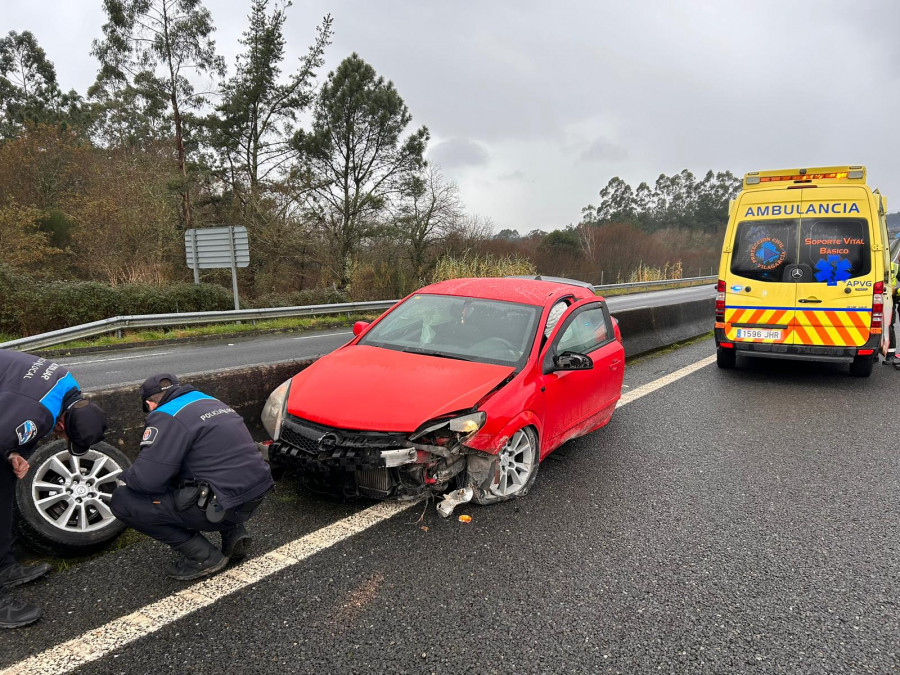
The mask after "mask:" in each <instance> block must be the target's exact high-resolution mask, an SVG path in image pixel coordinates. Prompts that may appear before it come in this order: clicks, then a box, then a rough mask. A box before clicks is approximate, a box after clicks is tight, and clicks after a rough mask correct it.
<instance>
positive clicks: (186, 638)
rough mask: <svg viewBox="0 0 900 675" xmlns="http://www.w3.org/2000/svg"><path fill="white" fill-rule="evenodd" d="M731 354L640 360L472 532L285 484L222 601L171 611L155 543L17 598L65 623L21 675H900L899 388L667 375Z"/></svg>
mask: <svg viewBox="0 0 900 675" xmlns="http://www.w3.org/2000/svg"><path fill="white" fill-rule="evenodd" d="M713 352H714V345H713V343H712V341H711V340H706V341H702V342H699V343H696V344H694V345H691V346H688V347H685V348H682V349H679V350H675V351H671V352H668V353H665V354H661V355H656V356H652V357H647V358H644V359H640V360H638V361H636V362H633V363H630V364H629V366H628V368H627V370H626V376H625V381H626V385H627V387H626V389H625V392H626V393H628V395H629V396H637V395H640V394H645V395H643V396H641V397H640V398H636V400H633V401H631V402H629V403H628V404H627V405H626V406H624V407H622V408H620V409H619V410H617V411H616V413H615V415H614V417H613V420H612V423H611V424H610V425H609V426H608V427H606V428H605V429H601V430H599V431H597V432H595V433H593V434H591V435H589V436H587V437H584V438H582V439H578V440H575V441H573V442H570V443H569V444H567V445H565V446H564V447H562V448H560V449H559V450H558V451H556V452H555V453H554V454H553V455H551V456H550V457H549V458H547V460H545V461H544V462H543V463H542V465H541V469H540V475H539V476H538V479H537V482H536V484H535V487H534V489H533V491H532V492H531V493H530V494H529V495H528V496H527V497H525V498H522V499H519V500H515V501H512V502H506V503H502V504H497V505H493V506H487V507H478V506H474V505H464V506H462V507H459V508H458V509H457V515H458V514H460V513H462V514H469V515H471V516H472V522H470V523H463V522H460V521H459V520H458V519H457V518H456V517H455V516H454V517H452V518H450V519H448V520H443V519H441V518H439V517H438V516H437V513H436V512H435V510H434V506H433V504H429V505H423V504H418V505H414V506H412V507H410V508H408V509H407V510H404V511H401V512H399V513H398V514H397V515H395V516H394V517H392V518H388V519H386V520H383V521H382V522H378V523H376V524H372V525H371V526H370V527H368V528H367V529H365V528H363V529H356V530H352V531H357V532H358V533H357V534H353V535H352V536H346V535H347V534H348V533H349V532H350V531H351V530H350V526H348V525H344V524H343V523H342V524H341V525H340V527H338V528H335V527H334V524H335V523H337V522H338V521H340V520H341V519H343V518H347V517H350V518H353V517H356V518H359V517H361V516H365V514H367V513H371V512H372V509H373V506H372V504H373V503H371V502H357V503H343V502H338V501H331V500H327V499H323V498H319V497H316V496H313V495H308V494H303V493H299V492H298V491H296V489H295V485H294V484H293V482H292V481H291V480H290V479H285V480H282V481H281V483H280V484H279V487H278V491H277V492H276V493H275V494H274V495H272V496H271V497H270V498H269V499H268V500H267V502H266V503H265V504H264V505H263V507H262V510H261V513H260V514H259V515H258V516H257V517H256V518H254V520H253V521H251V525H252V528H251V529H252V531H253V534H254V536H255V538H256V546H255V549H254V553H253V555H254V558H253V559H252V560H251V561H249V562H248V563H245V566H246V567H238V568H235V570H234V572H233V573H231V574H229V575H228V576H227V577H223V576H222V575H219V576H218V577H214V580H215V579H221V580H222V581H221V583H223V584H226V585H227V584H231V587H230V588H228V589H227V590H231V591H233V592H231V593H230V594H229V595H225V596H224V597H221V598H220V599H213V600H210V599H209V598H211V597H213V595H214V594H213V593H212V591H211V590H209V589H208V588H206V587H203V586H188V588H190V589H193V590H192V591H191V592H189V593H182V594H180V595H177V596H174V598H175V600H172V598H173V595H172V594H173V593H176V592H178V591H180V590H182V589H184V588H185V585H182V584H178V583H176V582H173V581H170V580H168V579H166V578H165V577H163V576H162V573H161V572H162V567H163V566H164V565H165V564H166V563H167V562H168V561H169V560H171V559H172V556H171V553H170V552H169V551H168V550H167V549H166V548H165V547H164V546H162V545H160V544H157V543H156V542H153V541H150V540H146V539H144V540H140V541H138V542H137V543H135V544H132V545H131V546H129V547H127V548H125V549H123V550H120V551H116V552H110V553H108V554H106V555H103V556H99V557H96V558H94V559H91V560H89V561H86V562H81V563H77V564H74V565H72V566H71V567H70V568H69V569H66V570H65V571H61V572H56V573H53V574H52V575H51V576H50V577H49V578H48V579H47V580H45V581H41V582H39V583H36V584H33V585H30V586H26V587H23V588H22V589H21V590H19V591H18V593H19V595H21V596H22V597H25V598H27V599H29V600H31V601H34V602H37V603H40V604H41V605H43V606H44V607H45V609H46V616H45V618H44V619H42V620H41V622H39V623H38V624H36V625H34V626H32V627H30V628H27V629H21V630H17V631H5V632H3V633H0V668H3V667H5V666H14V664H18V663H20V661H21V660H22V659H25V658H27V657H29V655H38V663H39V664H40V665H42V666H43V667H44V669H43V670H36V671H32V672H53V670H52V669H51V662H50V660H49V657H48V656H40V655H41V654H43V653H44V650H47V649H49V648H51V647H53V646H55V645H58V644H61V643H63V642H65V641H67V640H71V639H73V638H76V637H78V636H81V635H82V634H84V633H85V632H87V633H88V635H87V636H86V639H87V642H86V643H85V642H81V643H78V644H77V645H68V646H66V647H65V649H64V650H61V652H60V653H62V654H67V655H70V656H74V655H76V654H80V653H86V650H91V649H97V650H99V651H96V652H95V653H94V656H96V657H97V658H96V659H95V660H92V661H90V662H88V663H86V664H85V665H83V666H81V667H80V668H79V669H78V670H77V672H79V673H169V672H172V673H271V672H290V673H509V672H515V673H547V672H554V673H557V672H558V673H607V672H609V673H646V672H662V673H667V672H668V673H884V672H889V671H893V670H896V669H898V667H900V657H898V654H900V612H898V609H897V599H896V598H897V596H898V590H900V558H898V548H900V544H898V541H900V506H898V496H900V495H898V486H900V457H898V452H897V450H896V434H895V432H894V428H895V427H896V424H895V422H894V419H893V415H892V414H891V413H892V407H893V405H892V404H893V401H894V400H895V398H896V391H897V385H898V383H900V373H898V372H896V371H895V370H894V369H893V368H887V367H883V366H880V365H878V366H876V368H875V372H874V373H873V375H872V377H871V378H869V379H856V378H852V377H850V376H849V375H847V373H846V366H843V367H841V366H822V365H819V364H805V363H801V364H795V363H789V362H775V361H760V362H747V363H743V362H740V361H739V365H740V367H739V368H738V369H736V370H734V371H720V370H718V369H717V368H716V366H715V365H714V364H710V365H705V366H703V367H699V368H697V369H696V370H695V371H694V372H691V373H690V374H687V375H685V376H684V377H681V378H680V379H676V380H674V381H670V382H668V383H666V382H667V380H665V379H661V378H665V377H666V376H669V375H671V374H672V373H677V372H678V371H679V370H680V369H681V368H682V367H684V366H688V365H690V364H698V363H702V362H704V360H705V362H706V363H708V364H709V363H710V361H711V359H710V356H711V355H712V354H713ZM748 364H749V365H748ZM652 383H656V386H658V387H659V388H656V389H655V390H651V389H652V387H649V385H650V384H652ZM648 392H649V393H648ZM374 508H376V509H377V508H381V507H379V506H376V507H374ZM335 532H337V534H335ZM326 535H328V536H326ZM301 537H306V538H305V539H302V540H300V543H295V544H291V542H296V541H297V540H298V538H301ZM329 537H331V538H329ZM317 541H318V542H319V544H318V545H314V544H315V542H317ZM322 542H324V543H322ZM283 545H288V548H287V549H279V550H282V551H283V550H287V551H288V552H289V553H290V556H293V557H287V558H285V557H283V556H281V557H278V556H274V555H273V554H272V553H271V552H272V551H273V550H275V549H277V548H278V547H281V546H283ZM301 549H302V550H305V551H306V552H305V553H302V552H301V553H298V552H297V551H300V550H301ZM272 560H276V561H281V562H280V563H279V564H280V565H282V567H281V568H280V571H274V572H271V571H270V572H266V573H259V570H260V569H261V568H262V566H263V563H265V562H266V561H268V564H270V565H271V564H272ZM295 560H298V561H299V562H295ZM271 569H276V568H271V567H270V570H271ZM242 570H246V571H242ZM252 579H258V581H256V582H255V583H250V580H252ZM151 603H162V604H161V605H160V604H157V605H151ZM189 603H194V604H192V605H190V606H191V607H197V609H196V610H195V611H192V612H191V613H189V614H187V615H185V616H183V617H182V618H180V619H177V620H174V621H171V620H170V619H171V618H172V616H174V615H175V613H173V612H174V609H172V608H173V607H178V606H180V605H187V604H189ZM160 607H165V608H168V609H166V610H165V611H162V610H161V609H160ZM133 612H139V614H140V620H137V619H132V620H130V622H127V626H126V628H125V630H124V632H123V628H122V624H118V625H117V624H113V625H109V622H113V621H115V620H117V619H119V618H121V617H123V616H125V615H128V614H130V613H133ZM145 622H146V623H147V626H144V623H145ZM101 627H102V629H101ZM129 630H130V631H132V632H137V633H138V634H140V635H141V636H142V637H139V638H138V639H136V640H135V641H133V642H127V637H123V635H124V636H127V634H128V631H129ZM151 630H152V631H153V632H151ZM104 645H105V646H104ZM56 657H57V658H59V657H60V654H56ZM41 658H43V659H44V661H40V659H41ZM20 665H24V664H20ZM4 672H5V671H4Z"/></svg>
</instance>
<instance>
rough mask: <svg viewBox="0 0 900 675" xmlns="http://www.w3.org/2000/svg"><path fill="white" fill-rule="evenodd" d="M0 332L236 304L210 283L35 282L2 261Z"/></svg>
mask: <svg viewBox="0 0 900 675" xmlns="http://www.w3.org/2000/svg"><path fill="white" fill-rule="evenodd" d="M0 297H3V298H4V302H3V303H0V332H2V333H6V334H9V335H19V336H25V335H35V334H37V333H46V332H48V331H52V330H59V329H60V328H66V327H68V326H77V325H80V324H84V323H91V322H93V321H100V320H102V319H108V318H110V317H114V316H126V315H131V314H170V313H175V312H208V311H222V310H228V309H232V308H234V302H233V300H232V297H231V293H230V292H229V291H228V290H227V289H225V288H222V287H221V286H215V285H212V284H200V285H196V284H172V285H170V286H155V285H151V284H123V285H120V286H110V285H108V284H103V283H98V282H61V281H54V282H44V283H42V282H35V281H34V280H32V279H30V278H28V277H25V276H24V275H17V274H15V273H14V272H12V270H11V269H10V268H9V267H6V266H0Z"/></svg>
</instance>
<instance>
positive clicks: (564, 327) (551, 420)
mask: <svg viewBox="0 0 900 675" xmlns="http://www.w3.org/2000/svg"><path fill="white" fill-rule="evenodd" d="M567 351H568V352H575V353H578V354H586V355H587V356H589V357H590V358H591V360H592V361H593V367H592V368H591V369H590V370H568V371H559V370H554V362H553V359H554V357H555V356H558V355H559V354H562V353H563V352H567ZM541 367H542V373H543V374H542V375H541V390H542V394H543V396H544V402H545V408H544V410H545V413H544V429H543V434H544V438H543V439H542V442H541V456H542V457H543V456H544V455H546V454H547V453H548V452H550V451H551V450H552V449H554V448H556V447H558V446H559V445H562V444H563V443H565V442H566V441H567V440H569V439H570V438H574V437H576V436H580V435H582V434H585V433H587V432H588V431H591V430H592V429H595V428H596V427H598V426H601V425H602V424H605V423H606V422H607V421H608V420H609V418H610V417H611V416H612V413H613V411H614V410H615V406H616V402H617V401H618V400H619V396H620V395H621V391H622V378H623V375H624V372H625V350H624V349H623V348H622V344H621V343H620V342H619V341H618V340H616V339H615V331H614V329H613V325H612V318H611V317H610V315H609V309H608V308H607V306H606V302H604V301H603V300H601V299H599V298H598V299H596V300H594V299H587V300H582V301H580V302H578V303H576V304H574V305H572V306H571V307H569V308H568V309H567V310H566V313H565V314H563V315H562V317H561V318H560V320H559V322H558V323H557V325H556V327H555V329H554V330H553V332H552V333H551V334H550V339H549V340H548V342H547V344H546V345H545V346H544V348H543V350H542V353H541Z"/></svg>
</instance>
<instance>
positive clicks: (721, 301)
mask: <svg viewBox="0 0 900 675" xmlns="http://www.w3.org/2000/svg"><path fill="white" fill-rule="evenodd" d="M723 321H725V280H724V279H719V282H718V283H717V284H716V323H721V322H723Z"/></svg>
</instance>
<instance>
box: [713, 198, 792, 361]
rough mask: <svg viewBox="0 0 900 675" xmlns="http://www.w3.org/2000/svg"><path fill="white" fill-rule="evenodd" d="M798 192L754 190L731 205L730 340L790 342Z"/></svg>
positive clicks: (727, 295) (727, 294)
mask: <svg viewBox="0 0 900 675" xmlns="http://www.w3.org/2000/svg"><path fill="white" fill-rule="evenodd" d="M800 208H801V195H800V190H785V189H772V190H765V189H757V190H752V191H748V192H746V193H745V194H743V195H742V197H741V199H740V201H739V202H738V204H737V205H736V206H735V213H734V218H735V220H736V227H735V233H734V237H733V239H732V251H731V254H730V265H729V269H728V274H727V276H726V278H725V281H726V287H725V334H726V337H727V338H728V339H729V340H731V341H733V342H759V343H770V344H789V343H790V339H791V327H792V326H793V323H794V307H795V305H796V284H795V280H794V278H793V277H792V276H791V270H792V269H794V268H795V267H796V264H797V260H796V256H797V246H798V242H797V234H798V231H799V215H798V214H799V212H800Z"/></svg>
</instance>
